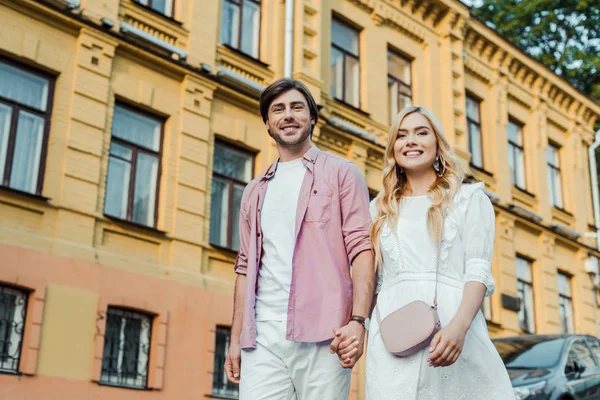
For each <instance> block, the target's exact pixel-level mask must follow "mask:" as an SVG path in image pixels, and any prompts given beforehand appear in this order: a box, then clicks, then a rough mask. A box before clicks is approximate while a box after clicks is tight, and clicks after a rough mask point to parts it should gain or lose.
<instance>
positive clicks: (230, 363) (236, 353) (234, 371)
mask: <svg viewBox="0 0 600 400" xmlns="http://www.w3.org/2000/svg"><path fill="white" fill-rule="evenodd" d="M241 357H242V348H241V347H240V342H239V341H237V342H234V341H233V340H232V341H231V343H230V344H229V351H228V352H227V357H225V373H226V374H227V380H229V382H231V383H235V384H238V385H239V383H240V361H241Z"/></svg>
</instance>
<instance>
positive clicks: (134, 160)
mask: <svg viewBox="0 0 600 400" xmlns="http://www.w3.org/2000/svg"><path fill="white" fill-rule="evenodd" d="M117 107H121V108H123V109H125V110H128V111H130V112H133V113H137V114H141V115H143V116H145V117H147V118H150V119H153V120H155V121H156V122H159V123H160V138H159V144H158V152H155V151H154V150H151V149H148V148H146V147H143V146H140V145H139V144H136V143H133V142H130V141H128V140H126V139H122V138H119V137H116V136H114V135H113V134H112V130H113V129H114V110H115V109H116V108H117ZM165 123H166V121H165V119H163V118H161V117H159V116H157V115H155V114H152V113H149V112H147V111H144V110H141V109H139V108H136V107H134V106H131V105H129V104H127V103H125V102H122V101H116V102H115V106H114V108H113V121H112V125H111V134H110V143H111V145H112V142H113V140H114V141H115V142H116V143H117V144H119V145H120V146H123V147H127V148H130V149H131V151H132V154H131V161H129V160H124V159H122V158H120V157H117V156H113V155H112V154H110V148H109V151H108V162H110V158H111V157H115V158H118V159H119V160H123V161H128V162H129V163H130V164H131V171H130V177H129V191H128V193H127V214H126V215H125V218H121V217H117V216H114V215H110V214H106V211H105V210H106V192H107V190H106V188H107V187H108V168H107V169H106V184H105V188H104V207H103V210H102V213H103V214H104V216H106V217H108V218H115V219H118V220H121V221H126V222H128V223H131V224H135V225H140V226H143V227H149V228H156V226H157V224H158V206H159V204H158V201H159V198H160V181H161V180H162V179H161V178H162V157H163V151H164V147H163V146H164V136H165ZM140 151H141V152H142V153H146V154H150V155H152V156H155V157H156V158H157V160H158V171H157V174H156V193H155V194H154V196H155V200H154V217H153V219H152V220H153V224H152V225H146V224H144V223H140V222H137V221H134V220H133V219H132V213H133V195H134V194H135V193H134V191H135V177H136V168H137V155H138V152H140Z"/></svg>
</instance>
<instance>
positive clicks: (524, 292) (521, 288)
mask: <svg viewBox="0 0 600 400" xmlns="http://www.w3.org/2000/svg"><path fill="white" fill-rule="evenodd" d="M516 264H517V265H516V269H517V297H518V298H519V299H520V300H521V309H520V310H519V326H520V328H521V329H522V330H523V331H524V332H527V333H534V332H535V313H534V305H533V279H532V272H531V263H530V262H529V261H527V260H525V259H524V258H521V257H519V256H517V262H516Z"/></svg>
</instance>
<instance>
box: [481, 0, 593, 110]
mask: <svg viewBox="0 0 600 400" xmlns="http://www.w3.org/2000/svg"><path fill="white" fill-rule="evenodd" d="M472 10H473V13H474V14H475V15H476V16H478V17H479V18H481V19H483V20H484V21H485V22H486V23H487V24H488V25H489V26H491V27H492V28H494V29H495V30H496V31H498V32H500V33H501V34H502V35H504V36H505V37H506V38H508V39H509V40H511V41H512V42H513V43H515V44H516V45H517V46H519V47H521V48H522V49H523V50H525V51H526V52H527V53H528V54H530V55H531V56H532V57H533V58H535V59H537V60H539V61H541V62H542V63H543V64H545V65H546V66H548V67H549V68H550V69H551V70H552V71H554V72H555V73H556V74H557V75H559V76H562V77H563V78H565V79H566V80H567V81H569V82H570V83H571V84H572V85H573V86H574V87H576V88H577V89H579V90H581V91H582V92H584V93H586V94H588V95H589V96H591V97H594V98H595V99H600V35H599V31H600V2H599V1H598V0H482V1H480V2H478V4H477V6H476V7H473V9H472Z"/></svg>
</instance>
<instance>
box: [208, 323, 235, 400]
mask: <svg viewBox="0 0 600 400" xmlns="http://www.w3.org/2000/svg"><path fill="white" fill-rule="evenodd" d="M230 337H231V329H230V328H227V327H224V326H218V327H217V334H216V343H215V364H214V372H213V390H212V394H213V396H218V397H223V398H226V399H237V398H238V396H239V394H238V385H236V384H233V383H231V382H229V381H228V380H227V375H226V374H225V368H224V365H225V356H226V355H227V351H229V339H230Z"/></svg>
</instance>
